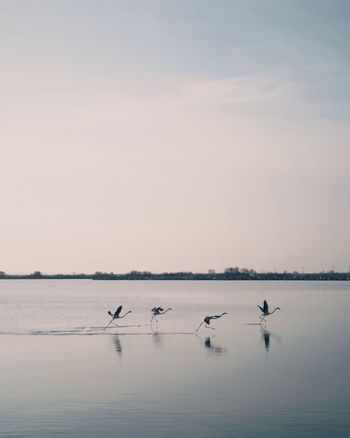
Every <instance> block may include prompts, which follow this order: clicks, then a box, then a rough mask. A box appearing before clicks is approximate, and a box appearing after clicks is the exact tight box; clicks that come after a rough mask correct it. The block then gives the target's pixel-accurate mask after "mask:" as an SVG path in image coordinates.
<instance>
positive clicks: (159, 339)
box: [152, 332, 163, 348]
mask: <svg viewBox="0 0 350 438" xmlns="http://www.w3.org/2000/svg"><path fill="white" fill-rule="evenodd" d="M152 339H153V343H154V346H155V347H157V348H161V347H162V344H163V339H162V336H161V334H160V333H159V332H153V334H152Z"/></svg>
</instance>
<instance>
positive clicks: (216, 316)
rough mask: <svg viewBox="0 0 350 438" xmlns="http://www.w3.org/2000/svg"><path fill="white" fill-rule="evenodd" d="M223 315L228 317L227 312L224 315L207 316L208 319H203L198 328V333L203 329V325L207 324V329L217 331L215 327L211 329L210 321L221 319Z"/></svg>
mask: <svg viewBox="0 0 350 438" xmlns="http://www.w3.org/2000/svg"><path fill="white" fill-rule="evenodd" d="M223 315H227V312H224V313H222V314H221V315H214V316H206V317H205V318H204V319H203V321H202V322H201V323H200V325H199V327H198V328H197V330H196V332H198V330H199V329H200V328H201V327H202V325H203V324H205V327H206V328H209V329H212V330H215V328H214V327H209V325H210V321H211V320H212V319H218V318H221V317H222V316H223Z"/></svg>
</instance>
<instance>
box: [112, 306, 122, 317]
mask: <svg viewBox="0 0 350 438" xmlns="http://www.w3.org/2000/svg"><path fill="white" fill-rule="evenodd" d="M122 308H123V306H119V307H118V309H117V310H116V311H115V312H114V318H118V316H119V315H120V312H121V311H122Z"/></svg>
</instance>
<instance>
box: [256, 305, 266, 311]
mask: <svg viewBox="0 0 350 438" xmlns="http://www.w3.org/2000/svg"><path fill="white" fill-rule="evenodd" d="M257 306H258V307H259V309H260V310H261V311H262V312H264V309H263V308H262V307H261V306H259V304H257Z"/></svg>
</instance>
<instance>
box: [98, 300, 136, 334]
mask: <svg viewBox="0 0 350 438" xmlns="http://www.w3.org/2000/svg"><path fill="white" fill-rule="evenodd" d="M122 308H123V306H119V307H118V309H117V310H116V311H115V312H114V313H112V312H111V311H110V310H108V312H107V313H108V315H110V316H111V317H112V319H111V320H110V321H109V324H107V325H106V327H105V328H104V330H105V329H106V328H108V327H109V326H110V325H111V324H112V323H113V324H114V325H115V326H116V327H118V324H116V323H114V322H113V321H114V320H115V319H121V318H124V316H126V315H127V314H128V313H131V310H129V311H128V312H126V313H124V315H123V316H121V315H120V312H121V311H122Z"/></svg>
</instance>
